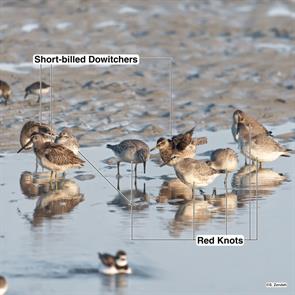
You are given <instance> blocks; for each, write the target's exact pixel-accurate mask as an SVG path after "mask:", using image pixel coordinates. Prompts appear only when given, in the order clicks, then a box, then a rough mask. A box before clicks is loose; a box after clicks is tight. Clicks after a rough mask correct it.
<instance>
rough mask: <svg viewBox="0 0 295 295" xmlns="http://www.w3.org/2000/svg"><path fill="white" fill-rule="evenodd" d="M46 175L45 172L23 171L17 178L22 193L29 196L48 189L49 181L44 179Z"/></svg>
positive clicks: (31, 196) (35, 195)
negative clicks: (18, 178)
mask: <svg viewBox="0 0 295 295" xmlns="http://www.w3.org/2000/svg"><path fill="white" fill-rule="evenodd" d="M48 175H49V174H48V173H46V172H44V173H35V174H33V173H31V172H29V171H24V172H23V173H22V174H21V176H20V180H19V183H20V188H21V191H22V193H23V194H24V195H25V196H27V197H29V198H34V197H37V196H40V195H41V194H43V193H47V192H48V191H49V182H48V181H46V178H47V177H46V176H48Z"/></svg>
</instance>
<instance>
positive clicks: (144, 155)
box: [107, 139, 150, 177]
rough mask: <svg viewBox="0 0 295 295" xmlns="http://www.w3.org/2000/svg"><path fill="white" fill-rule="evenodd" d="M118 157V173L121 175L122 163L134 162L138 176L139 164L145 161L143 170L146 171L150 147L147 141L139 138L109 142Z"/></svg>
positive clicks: (108, 146) (108, 145)
mask: <svg viewBox="0 0 295 295" xmlns="http://www.w3.org/2000/svg"><path fill="white" fill-rule="evenodd" d="M107 148H109V149H111V150H112V151H113V152H114V153H115V155H116V156H117V157H118V161H117V175H118V176H119V175H120V163H121V162H127V163H134V164H135V177H136V176H137V164H139V163H143V171H144V173H145V172H146V162H147V160H148V159H149V157H150V149H149V147H148V145H147V144H146V143H144V142H143V141H141V140H138V139H126V140H123V141H121V142H120V143H119V144H114V145H112V144H107Z"/></svg>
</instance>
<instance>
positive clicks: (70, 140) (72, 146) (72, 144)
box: [55, 128, 80, 155]
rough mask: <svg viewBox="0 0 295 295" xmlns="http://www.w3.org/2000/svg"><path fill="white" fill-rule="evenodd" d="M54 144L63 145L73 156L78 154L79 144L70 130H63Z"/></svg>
mask: <svg viewBox="0 0 295 295" xmlns="http://www.w3.org/2000/svg"><path fill="white" fill-rule="evenodd" d="M55 143H57V144H61V145H63V146H64V147H66V148H67V149H69V150H71V151H72V152H73V153H74V154H75V155H78V153H79V147H80V145H79V142H78V140H77V138H76V137H75V136H74V135H73V132H72V130H71V129H70V128H64V129H63V130H62V131H61V132H60V133H59V135H58V136H57V137H56V139H55Z"/></svg>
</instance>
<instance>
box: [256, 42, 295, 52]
mask: <svg viewBox="0 0 295 295" xmlns="http://www.w3.org/2000/svg"><path fill="white" fill-rule="evenodd" d="M256 47H257V48H267V49H274V50H276V51H278V52H282V53H294V52H295V48H294V46H291V45H288V44H283V43H259V44H257V45H256Z"/></svg>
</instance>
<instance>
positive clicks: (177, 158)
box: [0, 81, 291, 295]
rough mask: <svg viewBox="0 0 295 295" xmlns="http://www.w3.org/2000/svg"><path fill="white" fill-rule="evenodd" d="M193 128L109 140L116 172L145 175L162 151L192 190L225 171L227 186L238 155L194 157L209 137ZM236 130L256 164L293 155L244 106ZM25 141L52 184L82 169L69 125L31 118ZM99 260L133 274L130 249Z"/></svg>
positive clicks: (44, 89) (111, 269) (3, 285)
mask: <svg viewBox="0 0 295 295" xmlns="http://www.w3.org/2000/svg"><path fill="white" fill-rule="evenodd" d="M49 90H50V85H48V84H46V83H44V82H42V83H41V85H40V82H35V83H33V84H31V85H30V86H28V87H27V88H26V89H25V98H26V97H27V96H28V95H30V94H34V95H37V96H38V101H39V100H40V95H42V94H46V93H48V92H49ZM0 96H2V97H3V98H4V100H5V104H7V101H8V100H9V98H10V96H11V89H10V87H9V85H8V84H7V83H6V82H4V81H0ZM194 129H195V128H192V129H191V130H189V131H187V132H184V133H181V134H178V135H176V136H173V137H171V138H164V137H161V138H159V139H158V140H157V142H156V146H155V147H154V148H152V149H150V148H149V146H148V145H147V144H146V143H145V142H143V141H141V140H138V139H127V140H123V141H122V142H120V143H119V144H114V145H112V144H107V146H106V147H107V148H109V149H111V150H112V151H113V152H114V154H115V155H116V157H117V176H118V177H119V176H120V163H121V162H127V163H131V169H132V165H133V164H134V165H135V168H134V171H135V177H137V166H138V164H143V170H144V173H145V172H146V163H147V162H148V160H149V158H150V152H151V151H153V150H155V149H158V150H159V154H160V157H161V159H162V164H161V165H160V166H164V165H168V166H172V167H173V168H174V170H175V174H176V176H177V178H178V179H179V180H180V181H181V182H182V183H184V184H185V185H186V186H187V187H188V188H189V189H191V191H192V199H194V189H195V188H203V187H206V186H208V185H209V184H210V183H212V182H213V181H214V180H215V178H216V177H218V176H219V175H220V174H225V180H224V183H225V186H226V185H227V177H228V174H229V173H232V172H233V171H235V170H236V169H237V167H238V162H239V161H238V155H237V153H236V152H235V151H234V150H232V149H230V148H218V149H216V150H215V151H213V152H212V153H211V156H210V159H207V160H197V159H195V155H196V149H197V146H198V145H202V144H206V143H207V138H206V137H200V138H194V137H193V133H194ZM231 129H232V134H233V137H234V140H235V141H236V142H237V144H238V147H239V149H240V151H241V153H242V154H243V155H244V156H245V161H247V159H249V160H250V161H252V162H254V163H256V165H257V167H258V165H260V167H261V166H262V163H264V162H272V161H274V160H276V159H278V158H279V157H280V156H284V157H289V156H290V152H291V150H289V149H287V148H285V147H283V146H281V145H280V144H279V143H278V142H277V141H276V140H275V139H274V137H273V136H272V133H271V132H270V131H268V130H267V129H266V128H265V127H264V126H263V125H262V124H261V123H260V122H258V121H257V120H256V119H255V118H253V117H252V116H250V115H249V114H246V113H245V112H243V111H241V110H236V111H235V112H234V113H233V122H232V128H231ZM20 145H21V148H20V149H19V151H18V153H19V152H21V151H22V150H30V149H33V151H34V153H35V155H36V170H37V168H38V164H40V165H41V166H42V167H43V168H46V169H48V170H49V171H51V174H50V184H51V185H52V181H53V176H54V178H55V184H56V185H57V180H58V173H64V172H65V171H66V170H68V169H71V168H80V167H82V166H83V165H84V163H85V161H84V160H82V159H81V158H80V157H79V142H78V140H77V138H76V137H75V136H74V134H73V132H72V131H71V129H70V128H64V129H62V130H61V132H60V133H59V134H58V135H57V134H56V132H55V130H54V128H53V127H52V126H50V125H49V124H45V123H40V122H35V121H28V122H26V123H25V124H24V125H23V127H22V129H21V132H20ZM99 258H100V260H101V262H102V264H103V265H104V267H105V268H103V269H102V270H101V271H102V272H103V273H105V274H109V275H111V274H119V273H126V274H129V273H131V272H132V270H131V268H130V267H129V265H128V261H127V254H126V252H124V251H122V250H120V251H118V252H117V253H116V255H110V254H106V253H105V254H100V253H99ZM6 290H7V282H6V280H5V278H4V277H1V276H0V295H1V294H4V293H5V292H6Z"/></svg>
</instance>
